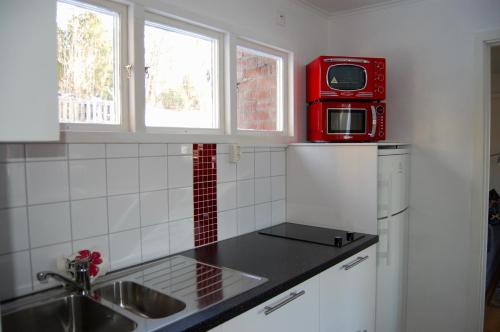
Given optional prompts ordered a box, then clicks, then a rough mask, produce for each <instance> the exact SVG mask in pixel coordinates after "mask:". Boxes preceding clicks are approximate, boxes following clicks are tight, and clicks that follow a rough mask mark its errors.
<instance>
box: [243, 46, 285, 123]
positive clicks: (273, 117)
mask: <svg viewBox="0 0 500 332" xmlns="http://www.w3.org/2000/svg"><path fill="white" fill-rule="evenodd" d="M279 61H280V60H279V59H278V58H276V57H273V56H271V55H269V56H266V55H264V54H262V53H261V52H256V51H253V50H250V49H247V48H244V47H237V50H236V70H237V71H236V79H237V108H238V110H237V112H238V129H243V130H263V131H278V130H281V124H280V123H279V122H280V121H279V119H280V118H281V114H279V112H280V111H281V110H280V107H279V106H278V105H279V103H281V101H280V100H279V97H278V95H279V89H280V86H279V85H278V82H279V79H278V75H279Z"/></svg>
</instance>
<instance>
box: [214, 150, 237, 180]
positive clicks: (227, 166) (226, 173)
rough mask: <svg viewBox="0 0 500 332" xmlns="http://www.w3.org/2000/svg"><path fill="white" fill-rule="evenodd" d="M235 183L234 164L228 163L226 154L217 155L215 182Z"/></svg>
mask: <svg viewBox="0 0 500 332" xmlns="http://www.w3.org/2000/svg"><path fill="white" fill-rule="evenodd" d="M230 181H236V163H233V162H230V160H229V155H228V154H218V155H217V182H230Z"/></svg>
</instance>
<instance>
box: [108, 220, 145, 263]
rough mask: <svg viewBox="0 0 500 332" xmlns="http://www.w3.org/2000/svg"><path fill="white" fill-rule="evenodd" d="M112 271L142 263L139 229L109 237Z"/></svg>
mask: <svg viewBox="0 0 500 332" xmlns="http://www.w3.org/2000/svg"><path fill="white" fill-rule="evenodd" d="M109 247H110V262H111V269H113V270H116V269H120V268H123V267H127V266H130V265H134V264H138V263H140V262H141V233H140V230H139V229H133V230H130V231H126V232H120V233H115V234H110V235H109Z"/></svg>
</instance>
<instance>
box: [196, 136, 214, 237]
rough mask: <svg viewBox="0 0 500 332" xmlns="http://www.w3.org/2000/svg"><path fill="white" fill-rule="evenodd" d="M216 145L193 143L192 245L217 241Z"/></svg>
mask: <svg viewBox="0 0 500 332" xmlns="http://www.w3.org/2000/svg"><path fill="white" fill-rule="evenodd" d="M216 155H217V145H216V144H193V195H194V197H193V203H194V245H195V246H196V247H199V246H203V245H206V244H210V243H213V242H217V157H216Z"/></svg>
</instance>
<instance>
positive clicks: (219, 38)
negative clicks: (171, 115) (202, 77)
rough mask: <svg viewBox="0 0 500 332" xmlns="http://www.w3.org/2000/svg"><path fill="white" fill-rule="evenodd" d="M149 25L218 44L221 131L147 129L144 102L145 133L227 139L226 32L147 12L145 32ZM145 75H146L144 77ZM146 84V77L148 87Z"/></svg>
mask: <svg viewBox="0 0 500 332" xmlns="http://www.w3.org/2000/svg"><path fill="white" fill-rule="evenodd" d="M146 25H150V26H156V27H159V28H162V27H163V28H167V29H166V30H167V31H174V32H175V30H180V31H181V32H180V33H183V32H185V33H187V35H193V36H200V38H203V37H204V38H209V39H213V40H215V41H216V47H215V50H214V53H215V54H214V59H213V64H214V67H215V68H214V78H213V82H214V83H213V84H214V87H213V90H214V91H213V92H214V110H215V112H216V113H217V114H216V115H215V116H216V119H217V125H218V127H217V128H189V127H159V126H147V125H146V98H144V106H143V108H142V111H143V119H144V123H143V124H141V125H143V126H144V131H145V132H146V133H152V134H187V135H189V134H192V135H203V134H208V135H224V134H225V116H226V112H225V109H226V107H225V106H226V105H225V102H224V100H225V94H224V93H225V88H224V87H225V76H224V75H225V70H226V69H225V65H224V64H225V52H224V48H225V40H226V34H225V33H224V32H223V31H220V30H216V29H213V28H209V27H206V26H203V25H201V24H195V23H191V22H188V21H185V20H182V19H179V18H177V17H172V16H169V15H165V14H159V13H156V12H152V11H145V12H144V22H143V31H144V28H145V27H146ZM142 59H143V61H144V59H145V56H144V52H142ZM143 74H144V73H143ZM145 82H146V79H145V74H144V83H145ZM145 89H146V86H145V84H144V87H143V90H142V92H143V93H144V97H145Z"/></svg>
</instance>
